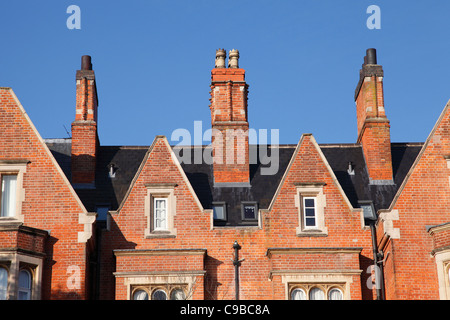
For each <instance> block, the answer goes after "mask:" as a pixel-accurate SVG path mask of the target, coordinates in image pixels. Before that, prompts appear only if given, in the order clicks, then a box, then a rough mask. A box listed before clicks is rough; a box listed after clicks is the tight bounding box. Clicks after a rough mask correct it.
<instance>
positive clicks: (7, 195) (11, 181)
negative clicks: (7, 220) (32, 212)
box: [0, 174, 17, 217]
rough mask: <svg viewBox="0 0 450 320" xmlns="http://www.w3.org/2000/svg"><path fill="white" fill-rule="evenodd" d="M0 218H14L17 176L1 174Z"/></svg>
mask: <svg viewBox="0 0 450 320" xmlns="http://www.w3.org/2000/svg"><path fill="white" fill-rule="evenodd" d="M0 178H1V189H0V192H1V197H0V217H15V216H16V203H17V202H16V199H17V174H1V175H0Z"/></svg>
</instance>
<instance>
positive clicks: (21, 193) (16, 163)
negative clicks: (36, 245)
mask: <svg viewBox="0 0 450 320" xmlns="http://www.w3.org/2000/svg"><path fill="white" fill-rule="evenodd" d="M28 162H29V161H27V160H0V175H1V174H17V190H16V215H15V216H14V217H0V223H10V222H11V219H13V220H17V221H20V222H24V215H23V214H22V202H23V201H25V189H24V188H23V180H24V174H25V172H26V171H27V164H28Z"/></svg>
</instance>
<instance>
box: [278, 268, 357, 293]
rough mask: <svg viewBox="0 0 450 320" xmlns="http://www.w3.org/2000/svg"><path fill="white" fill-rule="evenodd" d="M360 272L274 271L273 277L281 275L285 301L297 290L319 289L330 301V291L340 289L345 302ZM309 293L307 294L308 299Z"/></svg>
mask: <svg viewBox="0 0 450 320" xmlns="http://www.w3.org/2000/svg"><path fill="white" fill-rule="evenodd" d="M360 274H361V272H360V270H355V271H342V272H340V271H336V270H311V271H307V270H304V271H297V272H295V271H278V272H277V271H272V276H275V275H280V276H281V282H282V283H283V285H284V287H285V299H286V300H289V299H290V298H291V297H290V295H291V292H292V290H293V289H295V288H302V289H304V290H305V288H307V289H310V288H313V287H318V288H320V289H322V290H324V289H326V290H324V294H325V299H328V296H327V295H328V292H329V290H330V289H333V288H338V289H340V290H341V292H342V296H343V297H342V298H343V300H350V285H351V283H352V282H353V276H355V275H358V276H359V275H360ZM308 292H309V291H307V290H305V293H306V295H307V299H309V298H308Z"/></svg>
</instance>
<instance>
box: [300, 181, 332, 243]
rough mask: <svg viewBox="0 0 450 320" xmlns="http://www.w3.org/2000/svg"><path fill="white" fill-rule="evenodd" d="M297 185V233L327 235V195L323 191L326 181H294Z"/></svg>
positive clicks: (302, 234)
mask: <svg viewBox="0 0 450 320" xmlns="http://www.w3.org/2000/svg"><path fill="white" fill-rule="evenodd" d="M294 185H295V186H296V187H297V193H296V194H295V206H296V207H297V208H298V221H299V223H298V227H297V228H296V235H297V236H299V237H302V236H307V237H311V236H312V237H314V236H316V237H320V236H327V235H328V229H327V227H326V226H325V208H326V204H327V203H326V196H325V194H324V192H323V189H324V185H325V183H320V182H316V183H303V182H302V183H294Z"/></svg>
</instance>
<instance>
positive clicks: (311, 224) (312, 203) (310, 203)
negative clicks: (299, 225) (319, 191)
mask: <svg viewBox="0 0 450 320" xmlns="http://www.w3.org/2000/svg"><path fill="white" fill-rule="evenodd" d="M316 202H317V200H316V197H302V211H303V223H304V227H305V229H309V228H316V227H317V217H316Z"/></svg>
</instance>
